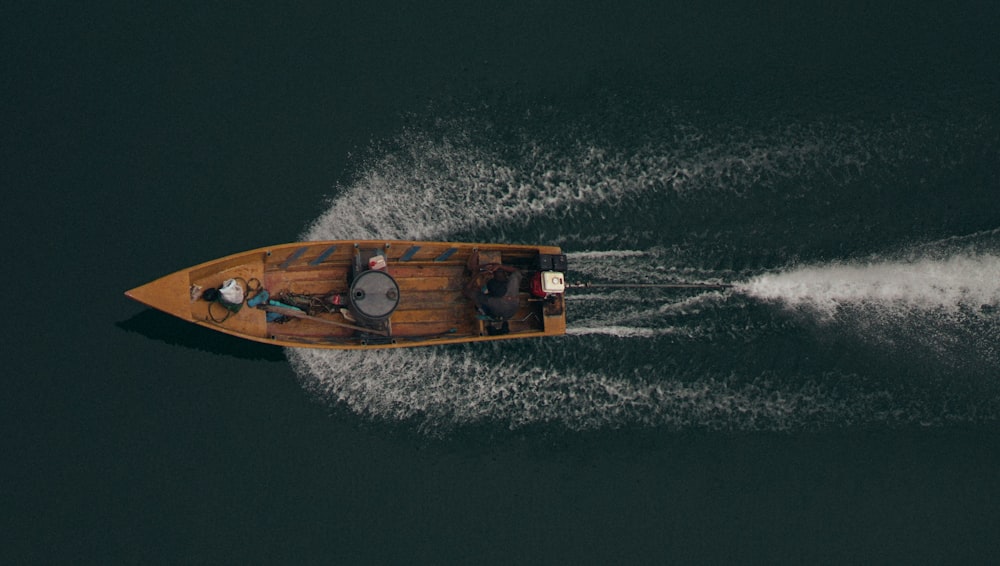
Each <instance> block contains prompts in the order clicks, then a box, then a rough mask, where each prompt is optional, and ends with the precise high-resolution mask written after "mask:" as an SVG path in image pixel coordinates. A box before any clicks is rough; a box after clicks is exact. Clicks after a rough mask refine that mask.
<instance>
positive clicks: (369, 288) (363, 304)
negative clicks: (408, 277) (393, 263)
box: [348, 271, 399, 320]
mask: <svg viewBox="0 0 1000 566" xmlns="http://www.w3.org/2000/svg"><path fill="white" fill-rule="evenodd" d="M348 300H349V301H350V303H351V307H352V308H353V310H354V311H355V312H357V314H360V315H361V316H362V317H365V318H368V319H371V320H383V319H385V318H388V316H389V315H390V314H392V311H394V310H396V307H397V306H398V305H399V285H398V284H397V283H396V280H395V279H393V278H392V276H391V275H389V274H388V273H386V272H384V271H365V272H364V273H362V274H361V275H359V276H358V277H357V278H355V279H354V283H352V284H351V292H350V294H349V295H348Z"/></svg>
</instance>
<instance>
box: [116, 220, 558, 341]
mask: <svg viewBox="0 0 1000 566" xmlns="http://www.w3.org/2000/svg"><path fill="white" fill-rule="evenodd" d="M476 251H477V252H478V253H479V254H480V261H481V263H483V264H486V263H502V264H504V265H509V266H513V267H516V268H518V269H521V270H522V272H524V273H525V274H526V275H527V276H526V277H524V283H522V290H521V292H520V293H519V296H518V312H517V314H515V315H514V316H512V317H510V319H509V320H508V321H507V325H506V326H507V328H506V329H505V330H506V332H505V333H500V334H494V333H491V331H490V328H491V327H493V326H498V325H497V324H496V323H491V322H490V321H484V320H483V317H482V316H481V315H479V314H477V311H476V309H475V305H474V304H473V301H472V300H471V299H469V298H467V297H466V296H465V295H464V294H463V289H464V288H465V287H466V285H467V284H468V283H469V281H470V278H471V277H472V275H470V274H469V273H468V272H467V270H466V263H467V262H468V260H469V258H470V256H471V255H472V254H473V253H474V252H476ZM560 253H561V251H560V249H559V248H558V247H555V246H524V245H508V244H477V243H451V242H426V241H397V240H357V241H355V240H337V241H315V242H296V243H290V244H281V245H277V246H270V247H265V248H258V249H255V250H250V251H246V252H242V253H238V254H233V255H230V256H226V257H223V258H220V259H217V260H213V261H209V262H205V263H202V264H199V265H195V266H193V267H190V268H187V269H182V270H180V271H177V272H175V273H172V274H170V275H167V276H165V277H162V278H160V279H157V280H155V281H152V282H150V283H147V284H145V285H141V286H139V287H136V288H134V289H131V290H129V291H127V292H126V293H125V294H126V295H127V296H128V297H130V298H132V299H134V300H136V301H139V302H141V303H143V304H145V305H148V306H150V307H153V308H156V309H158V310H161V311H163V312H166V313H168V314H171V315H174V316H176V317H178V318H181V319H183V320H186V321H188V322H192V323H194V324H198V325H200V326H204V327H206V328H211V329H213V330H216V331H219V332H224V333H226V334H230V335H233V336H237V337H239V338H244V339H247V340H254V341H257V342H262V343H266V344H273V345H276V346H285V347H298V348H326V349H371V348H403V347H413V346H427V345H434V344H454V343H463V342H479V341H489V340H509V339H518V338H530V337H544V336H559V335H563V334H565V332H566V314H565V306H564V305H565V303H564V301H563V297H562V295H561V294H559V295H554V296H550V297H548V298H547V300H542V299H540V298H538V297H535V296H533V295H532V294H531V293H530V292H529V291H528V284H527V281H528V279H529V278H530V276H531V275H532V272H537V271H539V269H540V268H539V258H540V257H542V256H558V255H559V254H560ZM378 256H381V259H382V260H383V261H384V267H381V266H380V270H381V271H383V272H384V273H386V274H388V275H389V276H391V278H392V279H393V281H394V282H395V284H396V289H397V290H398V291H397V292H398V298H395V301H396V303H398V304H393V305H392V311H391V313H389V314H388V315H385V316H380V317H379V319H380V320H379V321H377V322H378V324H367V325H366V324H364V323H358V322H357V320H356V319H355V317H353V316H352V314H351V312H350V311H351V309H350V308H346V307H345V309H344V312H342V311H341V310H340V309H336V308H330V305H329V303H324V305H325V307H326V308H324V309H320V312H315V311H310V312H308V314H305V313H303V314H299V315H296V316H282V317H280V318H278V317H276V316H275V315H274V314H272V316H271V317H270V318H271V319H274V318H278V320H269V317H268V312H267V303H264V304H263V305H261V307H264V308H254V307H251V306H249V304H248V305H243V306H242V308H239V310H238V311H237V312H229V311H227V310H226V309H225V308H224V307H222V306H221V305H219V304H215V303H212V302H209V301H206V300H204V299H203V298H201V294H202V293H203V292H204V290H205V289H210V288H218V287H219V286H221V285H222V284H223V282H224V281H226V280H228V279H236V280H238V281H241V282H244V283H246V284H247V286H248V287H249V288H250V289H251V292H250V294H251V295H253V290H256V288H257V287H258V286H259V287H260V288H262V289H264V290H267V292H268V293H269V295H270V296H271V297H283V296H295V297H312V298H315V299H313V300H314V301H316V300H318V299H320V298H324V297H333V296H341V297H348V298H350V295H349V293H351V292H352V288H351V280H352V279H353V278H355V277H356V276H358V275H360V274H361V273H363V272H364V271H365V270H367V269H368V265H369V262H370V260H371V262H372V263H376V264H378V262H377V261H375V260H378V259H379V258H378ZM372 258H374V260H373V259H372ZM379 265H380V264H379ZM355 292H356V290H355ZM271 310H272V312H273V311H276V310H277V311H280V310H281V307H275V308H273V309H271ZM281 312H284V313H287V312H288V311H281ZM379 314H382V313H379ZM363 318H364V317H363Z"/></svg>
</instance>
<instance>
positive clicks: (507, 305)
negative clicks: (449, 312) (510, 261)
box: [463, 252, 522, 320]
mask: <svg viewBox="0 0 1000 566" xmlns="http://www.w3.org/2000/svg"><path fill="white" fill-rule="evenodd" d="M468 268H469V271H470V272H471V275H472V278H471V279H470V280H469V283H468V284H467V285H466V286H465V289H464V290H463V292H464V294H465V296H466V297H468V298H469V299H471V300H472V301H473V302H474V303H475V304H476V308H477V309H479V311H481V312H482V313H483V314H484V315H486V316H489V317H491V318H495V319H499V320H510V318H511V317H513V316H514V315H515V314H517V310H518V308H520V300H519V298H518V289H519V288H520V286H521V277H522V275H521V271H520V270H519V269H517V268H515V267H511V266H509V265H501V264H498V263H491V264H488V265H485V266H482V267H480V265H479V253H478V252H474V253H473V255H472V257H471V258H470V259H469V264H468Z"/></svg>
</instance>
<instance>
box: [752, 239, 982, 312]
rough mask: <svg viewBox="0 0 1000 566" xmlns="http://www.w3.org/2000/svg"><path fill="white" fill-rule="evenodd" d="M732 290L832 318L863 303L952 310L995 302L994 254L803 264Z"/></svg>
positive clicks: (903, 307)
mask: <svg viewBox="0 0 1000 566" xmlns="http://www.w3.org/2000/svg"><path fill="white" fill-rule="evenodd" d="M735 290H736V291H737V292H740V293H743V294H746V295H748V296H751V297H754V298H756V299H761V300H766V301H779V302H782V303H784V304H786V305H788V306H790V307H802V308H806V309H809V310H814V311H817V312H819V313H821V314H822V315H824V316H825V317H834V316H836V314H837V312H838V310H840V309H842V308H844V307H856V306H866V305H867V306H878V307H884V308H897V309H905V310H916V311H940V312H946V313H953V314H954V313H957V312H959V311H960V310H961V309H969V308H972V309H979V308H980V307H981V306H983V305H993V306H995V305H997V304H998V303H1000V256H996V255H992V254H960V255H955V256H953V257H950V258H946V259H929V258H925V259H919V260H915V261H908V262H879V263H865V264H851V263H838V264H833V265H826V266H806V267H800V268H797V269H793V270H790V271H787V272H784V273H775V274H767V275H761V276H759V277H757V278H755V279H753V280H751V281H748V282H746V283H743V284H739V285H737V286H736V287H735Z"/></svg>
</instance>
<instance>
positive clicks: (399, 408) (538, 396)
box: [289, 349, 898, 434]
mask: <svg viewBox="0 0 1000 566" xmlns="http://www.w3.org/2000/svg"><path fill="white" fill-rule="evenodd" d="M328 354H329V353H327V355H324V354H322V353H317V352H316V351H312V350H290V351H289V358H290V360H291V362H292V364H293V366H294V367H295V369H296V371H297V372H298V373H299V374H300V375H302V376H305V378H304V380H303V383H304V386H305V387H306V388H307V389H308V390H309V391H311V392H312V393H313V394H314V395H316V396H317V397H318V398H320V399H323V400H325V401H327V402H330V403H333V404H342V405H346V406H348V407H350V408H351V409H352V410H354V411H355V412H357V413H359V414H364V415H367V416H369V417H371V418H376V419H384V420H389V421H397V422H415V423H416V424H417V426H418V428H420V429H421V430H424V431H425V432H428V433H431V434H436V433H440V432H446V431H448V430H451V429H452V428H454V427H456V426H467V425H472V424H476V423H482V422H489V423H494V424H505V425H506V427H508V428H510V429H518V428H521V427H524V426H528V425H538V424H544V423H549V424H559V425H560V426H563V427H565V428H568V429H570V430H592V429H598V428H606V427H612V428H616V427H621V426H626V425H641V426H667V427H673V428H687V427H697V428H708V429H727V430H784V429H788V428H796V427H802V426H816V425H817V424H821V423H823V422H831V421H832V422H837V421H840V422H850V421H852V420H855V419H858V420H870V419H871V418H872V416H873V415H875V416H876V417H877V418H898V415H897V416H895V417H891V416H887V415H883V414H881V413H880V410H879V409H878V407H880V406H883V405H885V404H887V402H888V401H890V400H889V399H888V397H889V395H888V394H887V393H885V392H862V391H858V392H856V393H855V394H853V395H850V396H846V397H845V396H843V395H842V394H835V393H834V392H833V391H831V390H828V389H826V388H824V387H823V386H820V385H818V384H817V383H815V382H814V381H811V380H807V381H806V382H805V383H803V384H801V385H799V386H798V387H796V388H795V389H785V390H782V391H775V390H774V388H773V386H772V385H771V384H770V382H769V379H768V377H767V376H763V377H762V378H760V379H759V380H755V381H753V382H750V383H744V384H740V385H734V384H731V383H729V382H728V381H727V380H726V379H725V378H724V377H721V376H719V377H712V376H704V375H703V376H700V377H698V378H696V379H688V380H686V379H684V378H683V377H684V376H678V377H677V378H661V379H657V380H655V381H646V380H642V379H639V380H636V379H624V378H620V377H613V376H609V375H605V374H603V373H602V372H599V371H567V370H559V369H555V368H554V367H552V366H550V365H546V364H545V363H541V362H540V361H539V360H537V359H534V358H532V357H528V358H525V357H523V356H516V357H501V358H498V359H493V360H491V362H490V363H485V362H484V361H482V356H481V355H472V353H471V352H468V351H466V352H464V353H460V354H458V355H456V353H455V352H453V351H448V352H444V351H441V350H426V349H425V350H415V351H400V350H394V351H380V352H338V353H337V354H338V355H336V356H332V355H328ZM686 377H688V378H690V376H686ZM889 404H890V405H891V402H889Z"/></svg>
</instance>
